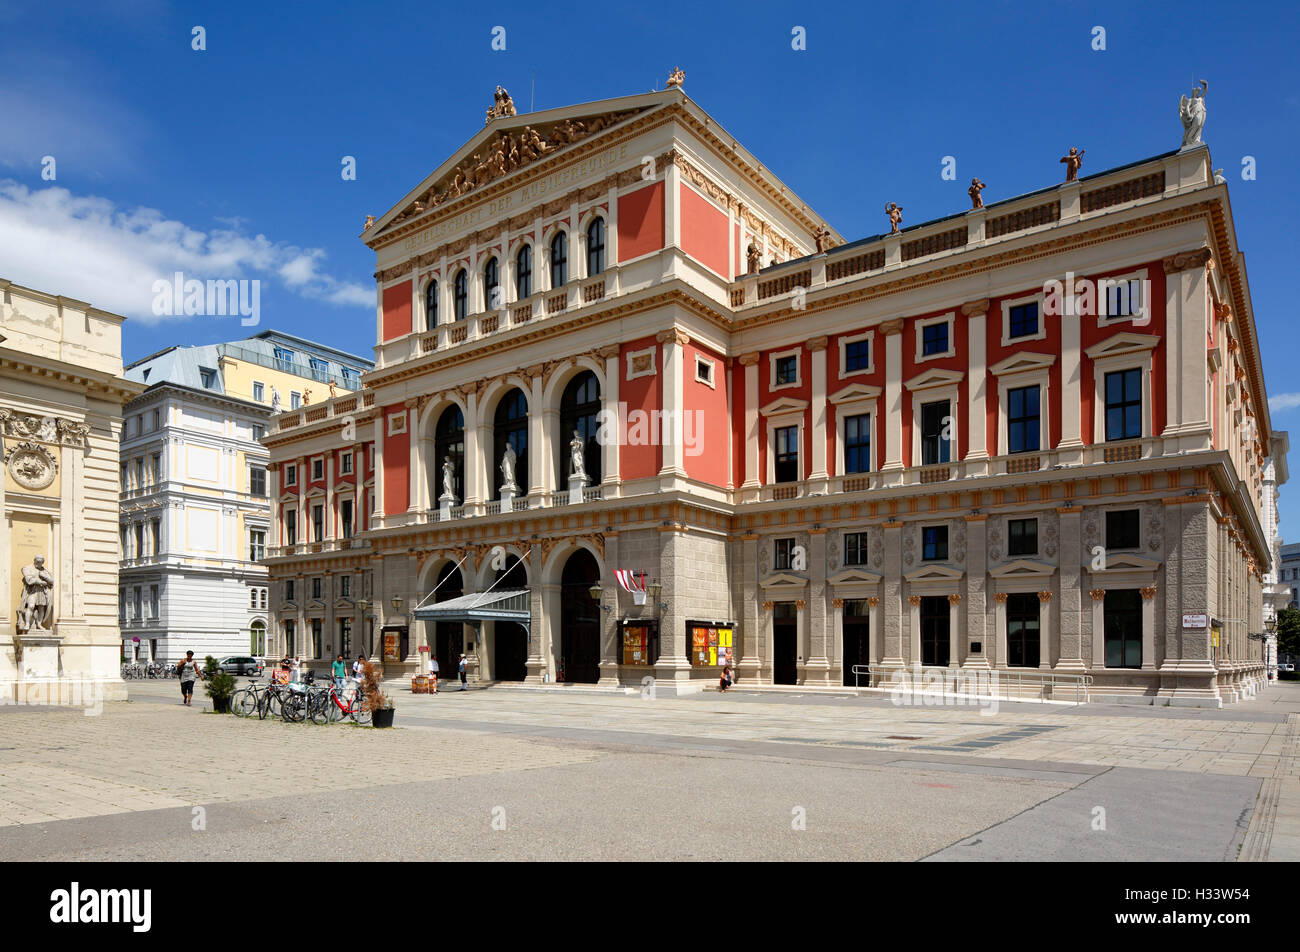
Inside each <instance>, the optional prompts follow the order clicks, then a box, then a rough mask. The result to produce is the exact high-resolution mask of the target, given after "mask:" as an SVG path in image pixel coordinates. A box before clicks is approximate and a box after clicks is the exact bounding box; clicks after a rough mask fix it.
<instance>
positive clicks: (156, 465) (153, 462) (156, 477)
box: [149, 453, 162, 486]
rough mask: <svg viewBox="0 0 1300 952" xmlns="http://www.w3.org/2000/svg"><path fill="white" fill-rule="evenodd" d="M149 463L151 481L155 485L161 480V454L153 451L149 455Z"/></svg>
mask: <svg viewBox="0 0 1300 952" xmlns="http://www.w3.org/2000/svg"><path fill="white" fill-rule="evenodd" d="M149 465H150V468H151V469H152V470H153V482H154V485H155V486H156V485H158V483H160V482H162V455H161V454H159V453H154V454H153V456H152V457H150V460H149Z"/></svg>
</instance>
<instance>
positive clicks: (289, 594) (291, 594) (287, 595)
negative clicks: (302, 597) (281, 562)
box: [284, 578, 298, 602]
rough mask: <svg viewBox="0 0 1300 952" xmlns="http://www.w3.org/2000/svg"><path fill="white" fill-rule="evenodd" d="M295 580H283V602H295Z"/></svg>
mask: <svg viewBox="0 0 1300 952" xmlns="http://www.w3.org/2000/svg"><path fill="white" fill-rule="evenodd" d="M296 582H297V580H296V579H291V578H287V579H285V580H284V600H285V601H286V602H292V601H296V600H297V595H298V586H297V584H296Z"/></svg>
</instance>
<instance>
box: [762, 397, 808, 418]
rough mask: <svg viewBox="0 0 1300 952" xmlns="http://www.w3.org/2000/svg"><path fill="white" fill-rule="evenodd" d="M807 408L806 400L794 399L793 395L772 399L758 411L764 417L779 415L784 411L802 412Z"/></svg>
mask: <svg viewBox="0 0 1300 952" xmlns="http://www.w3.org/2000/svg"><path fill="white" fill-rule="evenodd" d="M807 409H808V401H807V400H796V399H795V398H794V397H781V398H780V399H777V400H773V401H772V402H771V403H769V404H768V405H767V406H765V407H763V408H762V409H761V410H759V411H758V412H759V413H761V414H762V415H763V416H765V417H770V416H779V415H781V414H784V413H803V412H804V411H805V410H807Z"/></svg>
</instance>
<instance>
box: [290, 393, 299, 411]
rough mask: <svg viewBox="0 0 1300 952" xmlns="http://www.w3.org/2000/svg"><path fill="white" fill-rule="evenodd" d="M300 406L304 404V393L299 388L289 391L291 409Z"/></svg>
mask: <svg viewBox="0 0 1300 952" xmlns="http://www.w3.org/2000/svg"><path fill="white" fill-rule="evenodd" d="M300 406H302V394H301V393H299V392H298V391H297V390H291V391H289V409H290V410H297V409H298V408H299V407H300Z"/></svg>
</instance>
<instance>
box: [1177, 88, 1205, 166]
mask: <svg viewBox="0 0 1300 952" xmlns="http://www.w3.org/2000/svg"><path fill="white" fill-rule="evenodd" d="M1209 91H1210V84H1209V83H1207V82H1206V81H1205V80H1201V84H1200V85H1199V86H1198V87H1196V88H1195V89H1193V90H1192V95H1191V96H1181V97H1179V99H1178V118H1180V119H1182V120H1183V146H1182V147H1183V148H1184V149H1190V148H1191V147H1192V146H1194V145H1200V144H1201V130H1202V129H1203V128H1205V94H1206V93H1208V92H1209Z"/></svg>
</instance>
